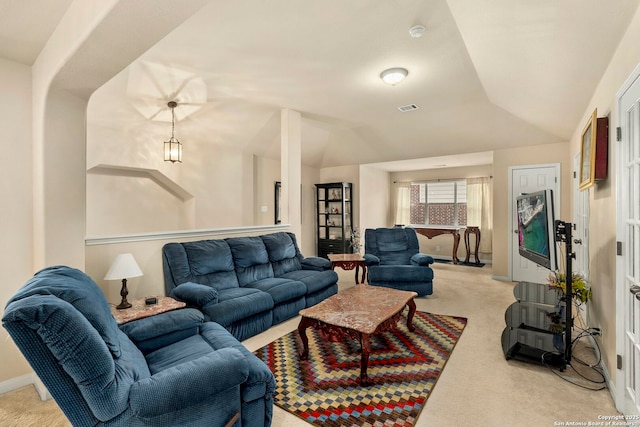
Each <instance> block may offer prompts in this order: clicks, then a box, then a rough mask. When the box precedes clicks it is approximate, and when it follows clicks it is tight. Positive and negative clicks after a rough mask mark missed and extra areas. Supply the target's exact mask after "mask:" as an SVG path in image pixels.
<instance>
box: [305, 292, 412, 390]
mask: <svg viewBox="0 0 640 427" xmlns="http://www.w3.org/2000/svg"><path fill="white" fill-rule="evenodd" d="M417 295H418V294H417V293H415V292H410V291H400V290H397V289H391V288H383V287H378V286H369V285H365V284H361V285H356V286H355V287H353V288H349V289H347V290H346V291H343V292H340V293H338V294H336V295H333V296H331V297H329V298H327V299H326V300H324V301H322V302H320V303H318V304H316V305H314V306H313V307H309V308H305V309H304V310H301V311H300V315H301V316H302V319H301V320H300V324H299V325H298V333H299V334H300V339H301V340H302V346H303V349H302V352H301V354H300V358H301V359H303V360H304V359H307V358H308V357H309V339H308V338H307V334H306V329H307V328H309V327H312V328H314V329H316V330H318V331H319V332H320V334H321V335H322V337H323V338H325V339H328V340H330V341H334V342H337V341H342V340H344V339H345V338H347V339H356V340H359V341H360V347H361V350H360V351H361V357H360V384H361V385H362V386H368V385H371V382H370V381H369V376H368V375H367V367H368V365H369V353H370V352H371V343H370V337H371V336H372V335H374V334H379V333H382V332H386V331H390V330H394V329H395V328H396V325H397V323H398V320H400V318H401V317H402V312H403V311H404V308H405V306H406V307H409V314H408V315H407V328H408V329H409V331H412V332H413V331H414V330H415V328H414V326H413V316H414V314H415V312H416V303H415V301H414V300H413V299H414V298H415V297H416V296H417Z"/></svg>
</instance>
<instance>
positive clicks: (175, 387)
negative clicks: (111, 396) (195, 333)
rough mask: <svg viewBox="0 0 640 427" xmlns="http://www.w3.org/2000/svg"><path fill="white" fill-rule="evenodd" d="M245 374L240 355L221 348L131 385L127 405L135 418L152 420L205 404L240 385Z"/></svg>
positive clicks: (234, 350)
mask: <svg viewBox="0 0 640 427" xmlns="http://www.w3.org/2000/svg"><path fill="white" fill-rule="evenodd" d="M248 375H249V368H248V362H247V360H246V358H245V357H244V356H243V355H242V353H240V352H239V351H238V350H236V349H235V348H223V349H220V350H217V351H214V352H212V353H209V354H207V355H205V356H202V357H200V358H198V359H195V360H191V361H189V362H185V363H182V364H179V365H175V366H172V367H171V368H168V369H166V370H164V371H160V372H158V373H156V374H154V375H152V376H151V377H148V378H144V379H142V380H140V381H137V382H135V383H133V385H132V386H131V390H130V393H129V402H130V404H131V409H132V411H133V413H134V414H135V415H136V416H139V417H142V418H153V417H157V416H160V415H163V414H168V413H172V412H175V411H183V410H184V409H185V408H187V407H189V406H192V405H197V404H199V403H202V402H205V401H207V400H209V399H210V398H211V396H214V395H216V394H218V393H222V392H224V391H225V390H228V389H230V388H232V387H234V386H239V385H240V384H242V383H243V382H244V381H246V379H247V377H248Z"/></svg>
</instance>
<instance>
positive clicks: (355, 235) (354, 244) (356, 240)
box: [351, 227, 362, 254]
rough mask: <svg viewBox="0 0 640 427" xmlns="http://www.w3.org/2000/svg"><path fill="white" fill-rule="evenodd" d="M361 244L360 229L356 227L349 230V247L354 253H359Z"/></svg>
mask: <svg viewBox="0 0 640 427" xmlns="http://www.w3.org/2000/svg"><path fill="white" fill-rule="evenodd" d="M361 248H362V245H361V244H360V229H359V228H358V227H356V228H354V229H353V230H352V231H351V249H352V250H353V253H354V254H359V253H360V249H361Z"/></svg>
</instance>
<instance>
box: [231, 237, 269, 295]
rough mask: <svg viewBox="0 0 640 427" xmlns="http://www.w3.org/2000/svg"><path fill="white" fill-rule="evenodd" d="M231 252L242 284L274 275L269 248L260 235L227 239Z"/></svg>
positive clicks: (239, 281)
mask: <svg viewBox="0 0 640 427" xmlns="http://www.w3.org/2000/svg"><path fill="white" fill-rule="evenodd" d="M225 241H226V242H227V244H228V245H229V247H230V248H231V253H232V254H233V262H234V264H235V268H236V275H237V276H238V283H239V284H240V286H245V285H247V284H249V283H252V282H255V281H256V280H262V279H267V278H269V277H274V274H273V268H272V267H271V263H270V262H269V253H268V252H267V248H266V246H265V244H264V242H263V241H262V239H261V238H260V237H258V236H254V237H231V238H228V239H225Z"/></svg>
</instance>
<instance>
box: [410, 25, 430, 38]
mask: <svg viewBox="0 0 640 427" xmlns="http://www.w3.org/2000/svg"><path fill="white" fill-rule="evenodd" d="M425 29H426V28H424V26H422V25H414V26H413V27H411V28H409V34H411V37H413V38H414V39H418V38H420V37H422V35H423V34H424V30H425Z"/></svg>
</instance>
